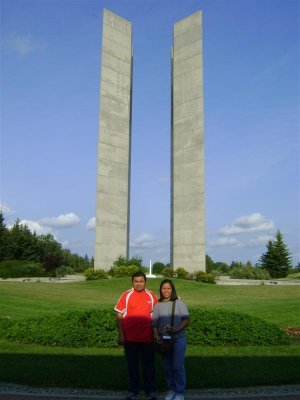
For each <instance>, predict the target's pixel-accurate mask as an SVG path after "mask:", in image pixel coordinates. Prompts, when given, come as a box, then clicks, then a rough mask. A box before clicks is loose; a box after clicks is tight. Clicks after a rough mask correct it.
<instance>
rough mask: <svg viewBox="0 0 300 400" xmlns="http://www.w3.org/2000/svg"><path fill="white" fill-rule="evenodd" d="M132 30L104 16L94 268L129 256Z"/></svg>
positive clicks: (118, 19) (109, 15)
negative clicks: (120, 256) (120, 257)
mask: <svg viewBox="0 0 300 400" xmlns="http://www.w3.org/2000/svg"><path fill="white" fill-rule="evenodd" d="M131 37H132V26H131V23H130V22H129V21H127V20H125V19H123V18H121V17H119V16H118V15H116V14H114V13H112V12H110V11H108V10H104V11H103V33H102V56H101V90H100V117H99V119H100V121H99V141H98V174H97V196H96V226H95V230H96V235H95V253H94V260H95V264H94V265H95V269H99V268H103V269H109V268H110V266H111V265H112V264H113V261H114V260H115V259H116V258H117V257H118V256H119V255H123V256H125V257H127V258H128V256H129V205H130V204H129V202H130V144H131V98H132V57H133V53H132V39H131Z"/></svg>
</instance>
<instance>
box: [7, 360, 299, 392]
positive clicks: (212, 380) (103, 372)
mask: <svg viewBox="0 0 300 400" xmlns="http://www.w3.org/2000/svg"><path fill="white" fill-rule="evenodd" d="M186 370H187V380H188V385H187V387H188V388H189V389H197V388H213V387H223V388H226V387H232V388H233V387H245V386H258V385H282V384H297V383H298V384H299V371H300V357H299V356H295V357H294V356H282V357H278V356H269V357H251V356H247V357H240V356H238V357H231V356H226V357H219V356H216V357H214V356H204V357H193V356H189V357H187V358H186ZM0 380H1V381H2V382H9V383H16V384H24V385H31V386H42V387H65V388H66V387H70V388H71V387H75V388H98V389H115V390H126V389H127V367H126V362H125V358H124V356H103V355H99V356H97V355H95V356H90V355H88V356H85V355H78V356H76V355H46V354H43V355H36V354H14V353H10V354H7V353H2V354H1V353H0ZM157 380H158V388H159V389H163V388H165V385H164V377H163V373H162V369H161V362H160V359H159V357H157Z"/></svg>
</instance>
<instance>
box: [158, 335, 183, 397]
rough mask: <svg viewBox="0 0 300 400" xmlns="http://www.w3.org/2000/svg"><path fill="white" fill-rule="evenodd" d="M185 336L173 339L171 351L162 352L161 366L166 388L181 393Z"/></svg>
mask: <svg viewBox="0 0 300 400" xmlns="http://www.w3.org/2000/svg"><path fill="white" fill-rule="evenodd" d="M185 351H186V337H185V336H184V337H181V338H178V339H175V340H174V342H173V352H172V353H165V354H162V361H163V367H164V372H165V378H166V381H167V385H168V389H169V390H173V392H176V393H180V394H183V392H184V389H185V385H186V376H185V366H184V355H185Z"/></svg>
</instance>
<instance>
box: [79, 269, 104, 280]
mask: <svg viewBox="0 0 300 400" xmlns="http://www.w3.org/2000/svg"><path fill="white" fill-rule="evenodd" d="M83 275H84V276H85V279H86V280H87V281H98V280H99V279H107V278H108V273H107V271H105V270H104V269H94V268H88V269H86V270H85V271H84V273H83Z"/></svg>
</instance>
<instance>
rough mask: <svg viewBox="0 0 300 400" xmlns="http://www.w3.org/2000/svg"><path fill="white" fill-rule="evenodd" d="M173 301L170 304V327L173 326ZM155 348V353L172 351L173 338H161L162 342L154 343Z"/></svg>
mask: <svg viewBox="0 0 300 400" xmlns="http://www.w3.org/2000/svg"><path fill="white" fill-rule="evenodd" d="M175 302H176V300H174V301H173V304H172V314H171V328H173V326H174V313H175ZM155 350H156V352H157V353H160V354H164V353H172V351H173V339H172V337H170V339H162V343H155Z"/></svg>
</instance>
